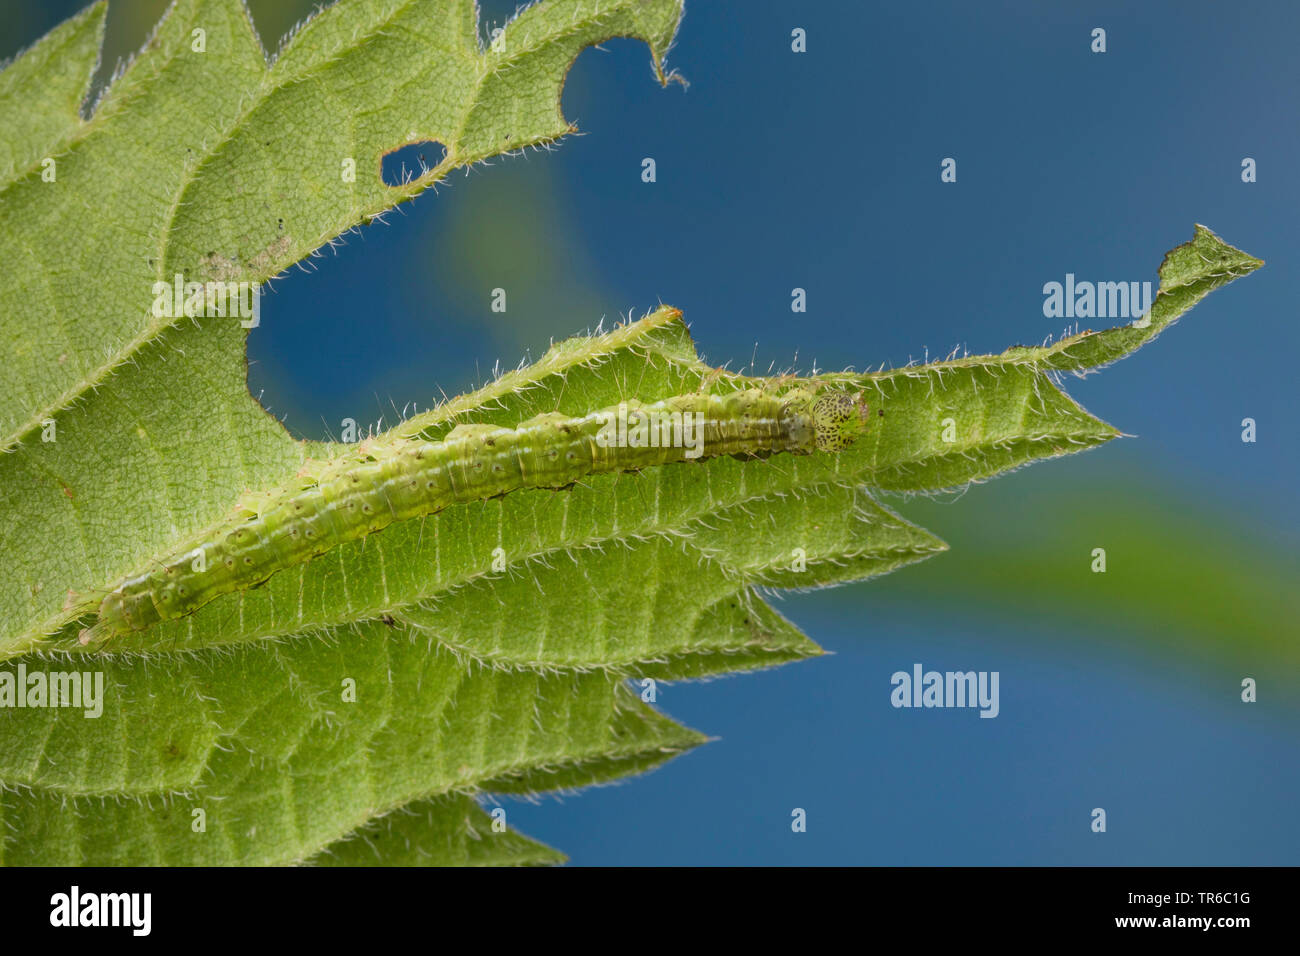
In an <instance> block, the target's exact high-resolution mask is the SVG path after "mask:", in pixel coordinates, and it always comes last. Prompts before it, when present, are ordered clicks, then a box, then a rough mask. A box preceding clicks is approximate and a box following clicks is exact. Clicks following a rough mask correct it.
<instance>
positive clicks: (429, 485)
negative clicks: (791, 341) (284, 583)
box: [80, 387, 868, 644]
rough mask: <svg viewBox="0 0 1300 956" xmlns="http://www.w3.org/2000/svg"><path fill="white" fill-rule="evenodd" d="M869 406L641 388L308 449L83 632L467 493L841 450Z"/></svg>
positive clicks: (232, 582) (471, 496)
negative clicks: (504, 417)
mask: <svg viewBox="0 0 1300 956" xmlns="http://www.w3.org/2000/svg"><path fill="white" fill-rule="evenodd" d="M867 412H868V410H867V407H866V405H865V403H864V401H863V399H862V396H861V394H860V393H852V392H848V391H844V390H840V389H834V388H829V387H824V388H797V389H794V390H792V391H789V392H786V393H785V394H783V395H775V394H772V393H771V392H768V391H764V390H761V389H756V388H751V389H742V390H737V391H734V392H730V393H726V394H720V395H711V394H703V393H692V394H687V395H679V396H674V397H672V398H668V399H664V400H662V401H658V402H654V403H650V404H643V403H641V402H636V401H628V402H623V403H621V404H619V405H617V406H613V407H610V408H604V409H600V410H598V411H594V412H591V413H588V414H586V415H583V416H579V417H570V416H566V415H563V414H560V413H556V412H551V413H546V414H542V415H538V416H536V417H534V418H530V419H528V420H527V421H524V422H521V423H520V424H519V425H518V426H517V427H515V428H509V427H504V426H497V425H483V424H469V425H457V426H456V427H455V428H453V429H452V430H451V431H450V432H449V433H448V434H447V435H446V437H445V438H443V439H442V440H441V441H428V440H424V439H422V438H400V439H392V440H388V441H384V440H382V439H379V440H375V441H374V442H373V443H372V442H367V443H363V444H362V446H360V449H359V450H358V451H357V452H355V453H352V454H349V455H347V456H345V457H343V458H341V459H335V460H331V461H325V462H308V464H307V465H305V466H304V468H303V470H302V471H301V472H300V473H299V475H298V476H297V477H296V478H295V479H294V481H292V482H290V483H288V484H286V485H283V486H281V487H279V488H277V489H273V490H271V491H268V492H266V493H265V494H263V495H260V496H257V497H256V498H254V499H251V500H250V499H244V500H241V503H240V505H239V506H238V507H237V508H236V510H235V513H234V515H233V516H232V517H231V518H230V519H229V520H228V521H227V522H226V523H225V524H223V525H222V526H220V527H219V528H218V529H216V531H215V532H213V533H211V534H209V536H208V537H207V538H206V539H205V540H204V541H203V542H202V543H200V544H198V545H197V546H192V547H187V548H185V549H183V550H180V551H177V552H175V553H173V554H171V555H170V556H169V557H167V558H165V559H164V560H163V561H161V562H160V563H159V564H158V565H157V566H155V567H154V568H152V569H150V570H148V571H146V572H144V573H140V574H135V575H132V576H129V577H127V578H125V579H124V580H122V581H120V582H119V583H118V584H117V585H116V586H115V587H113V588H112V589H110V590H109V591H108V592H107V593H106V594H105V595H104V597H103V599H102V600H101V601H100V602H99V603H98V619H97V620H96V622H95V623H94V625H93V626H91V627H89V628H87V629H85V630H83V631H81V633H80V641H81V643H82V644H89V643H91V642H92V641H95V640H99V639H102V638H107V637H111V636H114V635H119V634H125V633H129V632H132V631H141V630H144V629H145V628H147V627H150V626H151V625H153V624H156V623H159V622H161V621H167V620H173V619H176V618H180V617H184V616H186V615H188V614H192V613H194V612H195V611H196V610H198V609H199V608H200V607H202V606H204V605H205V604H207V603H208V602H210V601H212V600H214V599H216V598H218V597H220V596H221V595H223V594H228V593H230V592H233V591H241V590H247V589H249V588H252V587H255V586H257V585H258V584H261V583H262V582H264V581H266V580H267V579H268V578H270V577H271V575H273V574H275V573H276V572H277V571H280V570H283V569H284V568H286V567H291V566H293V565H296V564H301V563H302V562H305V561H308V560H310V559H312V558H314V557H316V556H317V555H320V554H323V553H325V552H326V551H329V550H331V549H333V548H336V547H338V546H339V545H341V544H343V543H345V542H347V541H352V540H355V539H358V538H361V537H363V536H365V535H368V534H371V533H372V532H375V531H379V530H381V529H383V528H385V527H387V526H388V525H390V524H392V523H393V522H396V521H404V520H408V519H411V518H419V517H422V516H426V515H430V514H434V513H435V512H438V511H441V510H442V509H444V508H447V507H449V506H451V505H454V504H461V503H466V502H470V501H475V500H479V499H484V498H490V497H493V496H496V495H501V494H505V493H508V492H510V491H515V490H518V489H522V488H563V487H565V486H567V485H571V484H573V483H574V482H575V481H578V480H580V479H581V478H583V477H585V476H587V475H592V474H599V473H603V472H618V471H636V470H640V469H642V468H647V467H650V466H653V465H663V464H668V463H672V462H679V461H686V460H690V459H694V458H700V457H712V456H719V455H761V454H770V453H775V452H793V453H796V454H808V453H811V452H813V451H815V450H822V451H839V450H841V449H843V448H845V447H847V446H848V445H850V444H851V443H852V442H854V441H856V440H857V438H858V437H859V436H860V435H861V434H862V433H863V432H864V431H865V430H866V427H867V422H868V415H867Z"/></svg>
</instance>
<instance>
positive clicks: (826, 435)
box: [812, 391, 870, 451]
mask: <svg viewBox="0 0 1300 956" xmlns="http://www.w3.org/2000/svg"><path fill="white" fill-rule="evenodd" d="M812 420H813V435H814V437H815V439H816V441H817V450H818V451H842V450H843V449H845V448H848V447H849V446H850V445H852V444H853V443H854V442H855V441H857V440H858V439H859V438H860V437H861V436H862V435H863V434H864V433H865V432H866V430H867V423H868V421H869V420H870V410H869V409H868V408H867V403H866V401H865V400H864V399H863V396H862V393H861V392H841V391H825V392H822V393H821V394H820V395H818V396H817V397H816V398H815V399H813V403H812Z"/></svg>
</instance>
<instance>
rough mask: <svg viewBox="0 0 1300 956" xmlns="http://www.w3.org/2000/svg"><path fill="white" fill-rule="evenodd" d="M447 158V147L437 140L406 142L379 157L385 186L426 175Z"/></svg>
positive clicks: (402, 183) (408, 181)
mask: <svg viewBox="0 0 1300 956" xmlns="http://www.w3.org/2000/svg"><path fill="white" fill-rule="evenodd" d="M446 158H447V147H445V146H443V145H442V143H439V142H438V141H437V140H432V139H428V140H424V141H422V142H419V143H407V144H406V145H405V146H400V147H398V148H397V149H395V150H393V151H392V152H391V153H385V154H384V155H383V157H382V158H381V159H380V170H381V172H380V174H381V175H382V176H383V180H384V185H385V186H405V185H406V184H407V183H410V182H414V181H415V180H417V179H420V178H422V177H423V176H426V175H428V174H429V173H430V172H432V171H433V170H434V169H435V168H437V167H438V166H439V165H440V164H441V163H442V161H443V160H444V159H446Z"/></svg>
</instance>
